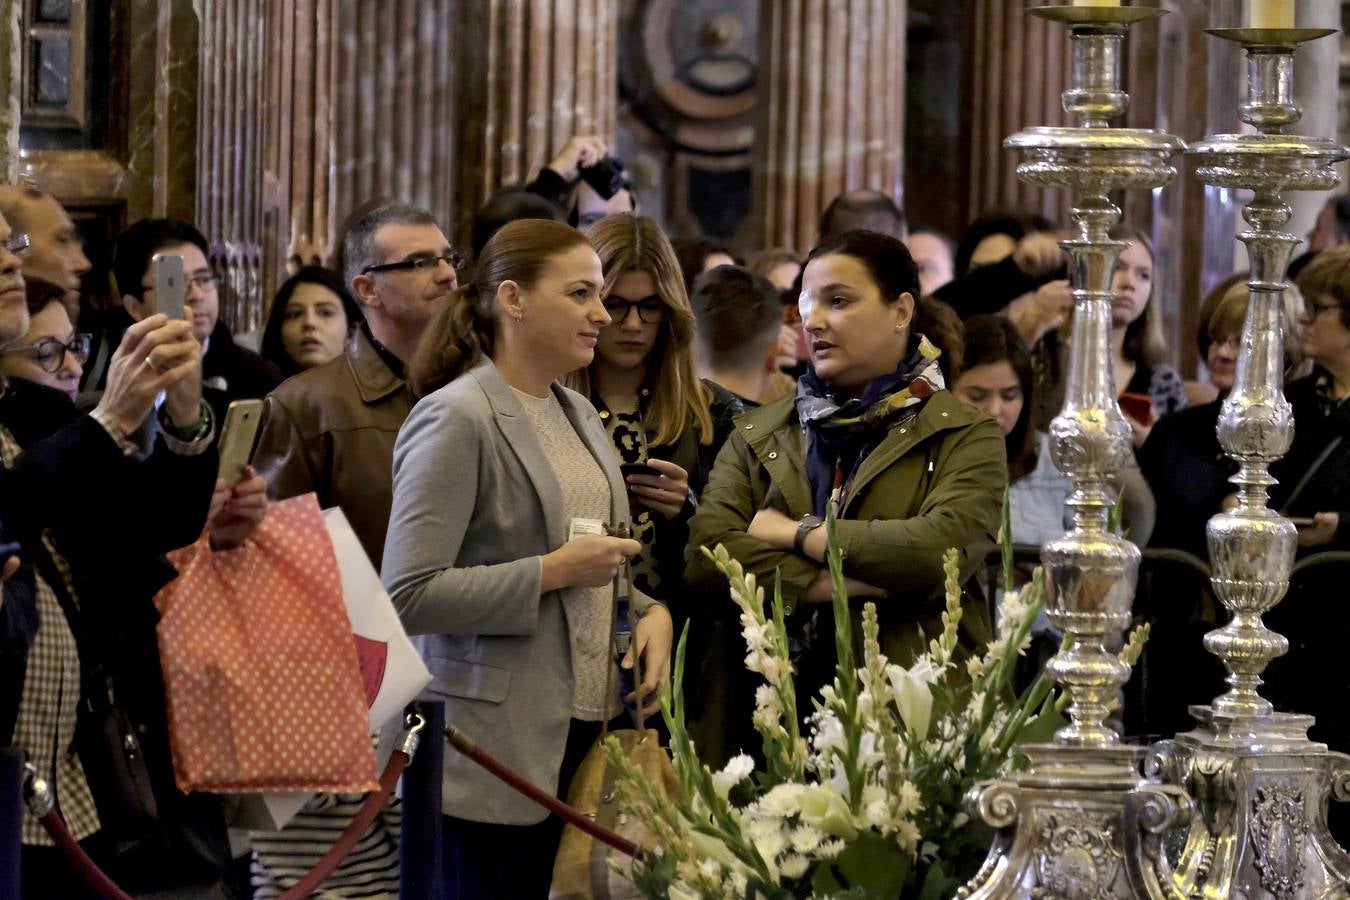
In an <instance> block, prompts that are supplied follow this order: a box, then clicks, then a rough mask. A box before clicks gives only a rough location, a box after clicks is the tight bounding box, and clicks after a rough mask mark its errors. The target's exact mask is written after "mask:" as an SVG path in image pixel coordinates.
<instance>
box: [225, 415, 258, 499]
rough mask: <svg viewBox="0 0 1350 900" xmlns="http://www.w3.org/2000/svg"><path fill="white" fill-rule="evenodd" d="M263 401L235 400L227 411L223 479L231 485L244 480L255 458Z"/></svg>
mask: <svg viewBox="0 0 1350 900" xmlns="http://www.w3.org/2000/svg"><path fill="white" fill-rule="evenodd" d="M262 407H263V402H262V401H261V400H235V401H234V402H233V403H231V404H230V408H229V409H228V410H226V411H225V424H224V425H222V426H221V429H220V477H221V478H223V479H225V481H226V482H227V483H229V484H238V483H239V482H240V481H243V480H244V467H245V466H247V465H248V462H249V460H250V459H252V458H253V447H254V445H255V444H256V443H257V442H258V427H259V426H260V425H261V424H262Z"/></svg>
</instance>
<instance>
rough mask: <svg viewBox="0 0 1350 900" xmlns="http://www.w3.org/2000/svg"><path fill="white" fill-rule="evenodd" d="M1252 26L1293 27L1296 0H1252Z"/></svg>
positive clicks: (1250, 21)
mask: <svg viewBox="0 0 1350 900" xmlns="http://www.w3.org/2000/svg"><path fill="white" fill-rule="evenodd" d="M1248 20H1249V23H1250V25H1251V27H1252V28H1293V27H1294V0H1251V10H1250V15H1249V16H1248Z"/></svg>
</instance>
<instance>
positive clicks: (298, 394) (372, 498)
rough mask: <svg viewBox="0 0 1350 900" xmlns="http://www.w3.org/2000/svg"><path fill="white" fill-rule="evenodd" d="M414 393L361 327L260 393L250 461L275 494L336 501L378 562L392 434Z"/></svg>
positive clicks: (390, 482) (327, 504)
mask: <svg viewBox="0 0 1350 900" xmlns="http://www.w3.org/2000/svg"><path fill="white" fill-rule="evenodd" d="M412 408H413V394H412V388H410V387H409V386H408V384H407V382H405V381H404V380H403V379H402V378H401V377H399V376H398V375H397V374H395V373H394V372H393V371H391V370H390V368H389V366H388V365H387V364H386V363H385V361H384V359H383V358H381V356H380V354H379V351H377V350H376V349H375V345H374V344H372V343H371V341H370V338H369V336H368V335H367V334H366V332H365V329H364V328H357V329H356V330H355V331H354V332H353V333H352V336H351V337H350V338H349V339H348V340H347V352H346V353H344V354H343V355H342V356H339V357H338V358H337V359H335V360H333V361H332V362H328V363H324V364H323V365H321V366H315V367H314V368H312V369H309V370H307V371H304V372H301V373H300V374H299V375H296V376H295V377H293V378H290V379H287V380H286V381H285V382H284V383H283V384H282V385H281V387H279V388H277V389H276V390H275V391H273V392H272V393H271V394H269V395H268V396H267V399H266V401H265V405H264V408H263V413H264V418H263V426H262V435H261V437H260V438H259V439H258V449H257V450H256V451H254V454H253V466H254V468H256V469H257V470H258V474H260V475H262V476H263V477H264V478H266V479H267V486H268V493H269V494H270V495H271V497H272V498H273V499H274V500H282V499H285V498H287V497H294V496H297V495H299V494H305V493H308V492H310V491H313V492H315V493H316V494H318V497H319V505H320V506H322V507H323V508H325V509H327V508H329V507H333V506H340V507H342V511H343V512H344V513H346V515H347V520H348V521H349V522H351V524H352V530H353V531H355V532H356V536H357V538H359V539H360V541H361V545H362V546H363V547H365V548H366V553H368V554H369V555H370V559H371V562H373V563H374V564H375V567H376V568H379V566H380V562H381V560H382V559H383V557H384V535H385V531H386V530H387V529H388V527H389V507H390V504H391V503H392V496H393V460H394V439H395V438H396V437H398V430H399V428H401V427H402V425H403V420H404V419H406V418H407V417H408V413H409V412H411V411H412Z"/></svg>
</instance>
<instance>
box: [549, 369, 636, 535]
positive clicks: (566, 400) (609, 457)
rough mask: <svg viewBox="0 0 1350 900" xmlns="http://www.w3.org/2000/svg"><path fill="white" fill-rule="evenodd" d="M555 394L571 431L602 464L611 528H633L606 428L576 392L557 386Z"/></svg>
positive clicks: (591, 407)
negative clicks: (570, 425) (607, 488)
mask: <svg viewBox="0 0 1350 900" xmlns="http://www.w3.org/2000/svg"><path fill="white" fill-rule="evenodd" d="M553 393H554V395H555V396H556V397H557V398H558V402H559V403H561V404H562V408H563V410H564V411H565V412H566V413H567V418H568V419H570V420H571V421H572V427H573V428H575V429H576V430H577V434H578V435H579V436H580V437H581V440H582V443H584V444H585V445H586V449H587V450H590V451H591V456H593V457H595V461H596V462H597V463H599V464H600V471H602V472H604V473H605V478H606V479H607V480H608V481H609V508H610V524H611V525H616V524H619V523H629V524H631V523H630V514H629V511H628V488H627V486H626V485H625V484H624V482H623V472H622V471H620V469H619V460H618V457H617V454H616V453H615V451H614V445H613V444H611V443H610V441H609V435H608V434H607V433H606V432H605V426H604V425H602V424H600V417H599V416H598V415H596V413H595V407H593V406H591V403H590V401H589V400H587V399H586V398H585V397H583V396H581V395H580V394H578V393H577V392H576V391H570V390H568V389H567V388H565V387H562V386H561V385H559V384H557V383H555V384H554V385H553Z"/></svg>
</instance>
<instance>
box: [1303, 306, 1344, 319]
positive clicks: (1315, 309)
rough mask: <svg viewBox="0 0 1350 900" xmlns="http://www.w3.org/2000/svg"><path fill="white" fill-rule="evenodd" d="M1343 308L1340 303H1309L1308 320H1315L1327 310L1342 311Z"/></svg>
mask: <svg viewBox="0 0 1350 900" xmlns="http://www.w3.org/2000/svg"><path fill="white" fill-rule="evenodd" d="M1344 308H1345V306H1344V305H1343V304H1340V303H1309V304H1308V318H1309V319H1315V318H1317V317H1318V316H1320V315H1321V314H1322V313H1324V312H1326V311H1327V310H1329V309H1344Z"/></svg>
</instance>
